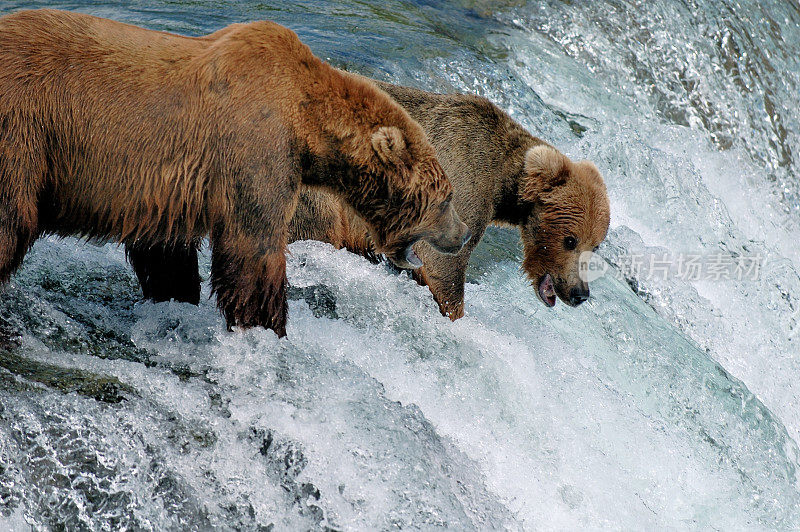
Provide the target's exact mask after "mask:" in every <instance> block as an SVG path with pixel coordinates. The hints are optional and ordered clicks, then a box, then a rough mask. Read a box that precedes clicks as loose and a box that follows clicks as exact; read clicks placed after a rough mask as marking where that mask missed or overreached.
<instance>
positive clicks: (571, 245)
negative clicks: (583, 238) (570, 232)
mask: <svg viewBox="0 0 800 532" xmlns="http://www.w3.org/2000/svg"><path fill="white" fill-rule="evenodd" d="M564 247H565V248H567V250H569V251H572V250H573V249H575V248H576V247H578V239H577V238H575V237H574V236H568V237H567V238H565V239H564Z"/></svg>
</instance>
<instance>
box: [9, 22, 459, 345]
mask: <svg viewBox="0 0 800 532" xmlns="http://www.w3.org/2000/svg"><path fill="white" fill-rule="evenodd" d="M301 183H303V184H305V185H308V186H314V187H321V188H324V189H325V190H326V191H328V192H330V193H332V194H335V196H336V197H337V198H339V199H341V200H342V201H343V202H345V203H346V204H348V205H350V206H352V208H353V209H354V210H355V211H357V212H358V214H359V216H361V217H363V218H364V219H365V220H366V221H367V225H368V226H369V232H370V234H371V235H372V237H373V238H374V239H375V241H376V243H377V246H378V248H379V249H381V250H383V251H384V252H386V253H388V255H389V257H390V258H391V259H392V260H394V261H395V262H397V263H398V265H400V266H413V265H414V264H413V263H411V262H409V260H408V258H409V257H412V258H414V255H413V251H411V245H412V244H413V243H415V242H416V241H418V240H419V239H420V238H426V239H429V241H430V242H431V243H432V244H434V245H435V246H437V247H438V248H439V249H441V250H443V251H449V252H456V251H458V250H459V249H460V247H461V244H462V241H463V240H464V237H465V235H466V233H467V229H466V227H465V226H464V224H463V223H461V222H460V221H459V220H458V217H457V215H456V214H455V212H454V211H453V209H452V207H448V200H449V197H450V195H451V188H450V184H449V183H448V181H447V179H446V177H445V174H444V172H443V171H442V168H441V166H440V165H439V163H438V161H437V160H436V158H435V153H434V150H433V148H432V146H431V145H430V143H429V142H428V140H427V138H426V136H425V133H424V131H423V130H422V129H421V128H420V127H419V125H418V124H416V122H414V121H413V120H412V119H411V118H410V117H409V116H408V114H407V113H406V112H405V111H404V110H403V109H402V108H401V107H400V106H398V105H397V104H396V103H395V102H393V101H392V100H391V98H389V97H388V96H386V94H385V93H383V92H382V91H380V90H378V89H377V88H376V87H375V86H374V85H373V84H372V83H371V82H368V81H365V80H364V79H361V78H358V77H356V76H352V75H350V74H346V73H342V72H340V71H338V70H335V69H333V68H331V67H330V66H329V65H327V64H325V63H323V62H322V61H320V60H319V59H317V58H316V57H315V56H314V55H312V53H311V51H310V50H309V49H308V47H306V46H305V45H303V44H302V43H301V42H300V41H299V40H298V38H297V36H296V35H295V34H294V33H293V32H291V31H290V30H288V29H286V28H283V27H281V26H279V25H277V24H274V23H272V22H255V23H251V24H235V25H233V26H230V27H228V28H225V29H223V30H221V31H219V32H216V33H214V34H211V35H208V36H205V37H199V38H188V37H182V36H178V35H172V34H168V33H163V32H156V31H149V30H145V29H142V28H138V27H135V26H130V25H127V24H122V23H118V22H114V21H110V20H105V19H101V18H96V17H92V16H88V15H82V14H77V13H66V12H60V11H53V10H39V11H23V12H19V13H16V14H12V15H8V16H5V17H2V18H0V282H4V281H7V280H8V278H9V276H10V275H11V273H12V272H13V271H14V270H15V269H16V268H17V267H18V266H19V265H20V263H21V261H22V258H23V256H24V255H25V253H26V251H27V250H28V248H29V247H30V246H31V245H32V243H33V241H34V240H35V239H36V238H37V237H38V236H39V235H41V234H43V233H56V234H60V235H71V234H81V235H85V236H88V237H92V238H99V239H115V240H118V241H120V242H124V243H125V244H126V245H128V251H129V255H130V258H131V261H132V263H133V265H134V267H135V268H136V270H137V273H138V274H139V277H140V278H141V279H143V281H144V282H143V284H144V290H145V293H146V294H148V295H149V296H150V297H154V298H157V299H158V298H164V293H163V291H169V292H171V297H176V298H177V299H180V300H185V301H192V302H195V303H196V302H197V301H198V299H199V279H198V277H197V264H196V260H197V257H196V249H197V244H198V242H199V241H200V239H201V238H203V237H204V236H206V235H210V238H211V244H212V248H213V251H212V267H211V284H212V287H213V290H214V292H215V293H216V295H217V303H218V305H219V307H220V309H221V310H222V312H223V313H224V315H225V318H226V320H227V323H228V326H229V327H230V326H233V325H238V326H244V327H249V326H264V327H269V328H271V329H273V330H275V332H276V333H277V334H278V335H280V336H283V335H285V323H286V273H285V268H286V264H285V254H284V253H285V247H286V233H287V227H288V223H289V220H290V219H291V217H292V215H293V213H294V210H295V207H296V203H297V195H298V191H299V187H300V185H301Z"/></svg>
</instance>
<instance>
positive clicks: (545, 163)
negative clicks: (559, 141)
mask: <svg viewBox="0 0 800 532" xmlns="http://www.w3.org/2000/svg"><path fill="white" fill-rule="evenodd" d="M520 201H521V203H522V205H523V207H524V209H525V212H529V213H530V214H528V215H527V216H526V217H525V219H524V220H523V223H522V224H521V227H520V233H521V236H522V243H523V246H524V254H525V260H524V262H523V269H524V270H525V272H526V274H527V275H528V277H529V278H530V279H531V281H532V282H533V284H534V286H535V287H536V293H537V295H538V296H539V298H540V299H541V300H542V302H543V303H544V304H545V305H547V306H548V307H552V306H553V305H555V303H556V296H558V297H559V298H560V299H561V300H562V301H563V302H564V303H566V304H567V305H570V306H573V307H574V306H577V305H580V304H581V303H583V302H584V301H586V300H587V299H588V298H589V286H588V283H587V282H586V281H585V280H584V279H582V278H581V275H580V273H579V268H580V257H581V254H582V253H584V252H587V251H594V249H595V248H596V247H597V246H598V245H599V244H600V243H601V242H602V241H603V239H605V237H606V233H607V231H608V225H609V218H610V208H609V201H608V195H607V193H606V187H605V184H604V183H603V178H602V176H601V175H600V172H599V171H598V169H597V167H596V166H595V165H594V164H592V163H591V162H589V161H580V162H577V163H576V162H572V161H571V160H570V159H569V158H567V157H566V156H565V155H564V154H562V153H561V152H559V151H558V150H556V149H555V148H553V147H551V146H548V145H538V146H534V147H532V148H530V149H529V150H528V151H527V152H526V154H525V163H524V176H523V180H522V183H521V185H520Z"/></svg>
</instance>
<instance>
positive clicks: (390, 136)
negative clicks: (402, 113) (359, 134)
mask: <svg viewBox="0 0 800 532" xmlns="http://www.w3.org/2000/svg"><path fill="white" fill-rule="evenodd" d="M372 149H374V150H375V153H376V154H377V155H378V157H379V158H380V160H381V161H383V162H384V163H386V164H400V163H401V162H402V161H404V160H405V159H406V141H405V139H403V133H402V132H401V131H400V130H399V129H398V128H396V127H393V126H390V127H381V128H378V130H377V131H376V132H375V133H373V134H372Z"/></svg>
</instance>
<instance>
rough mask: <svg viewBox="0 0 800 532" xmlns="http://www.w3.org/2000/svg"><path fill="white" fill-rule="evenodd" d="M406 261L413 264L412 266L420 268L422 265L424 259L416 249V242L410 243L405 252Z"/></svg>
mask: <svg viewBox="0 0 800 532" xmlns="http://www.w3.org/2000/svg"><path fill="white" fill-rule="evenodd" d="M405 259H406V262H407V263H409V264H410V265H411V268H414V269H416V268H419V267H421V266H422V259H420V258H419V256H418V255H417V252H416V251H414V244H413V243H412V244H409V245H408V247H407V248H406V252H405Z"/></svg>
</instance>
